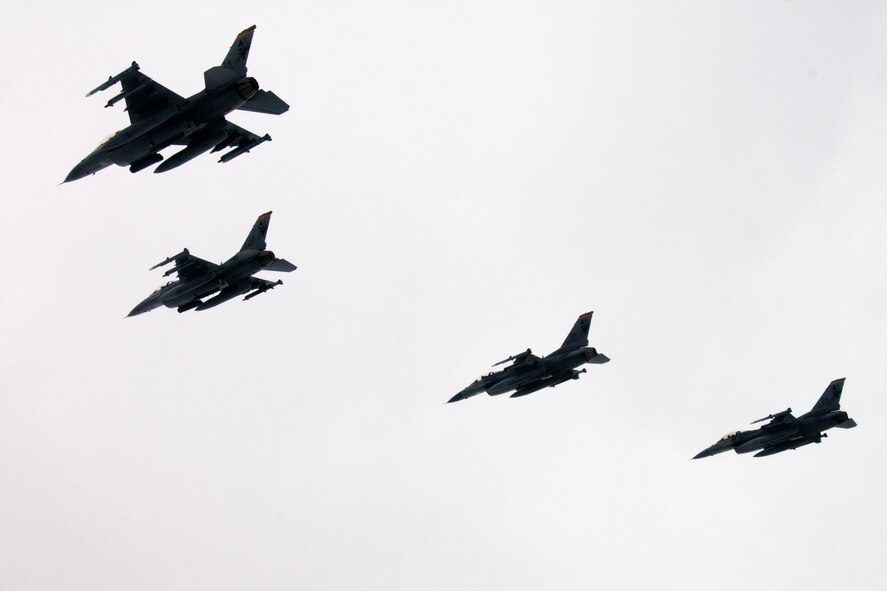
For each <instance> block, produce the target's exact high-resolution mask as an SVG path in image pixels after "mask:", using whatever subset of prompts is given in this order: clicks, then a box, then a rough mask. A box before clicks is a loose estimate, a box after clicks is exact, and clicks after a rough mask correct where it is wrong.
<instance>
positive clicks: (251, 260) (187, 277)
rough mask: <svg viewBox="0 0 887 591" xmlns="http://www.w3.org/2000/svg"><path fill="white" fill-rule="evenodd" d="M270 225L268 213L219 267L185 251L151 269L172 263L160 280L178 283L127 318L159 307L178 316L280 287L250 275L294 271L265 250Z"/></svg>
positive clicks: (159, 291) (157, 292)
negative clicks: (236, 251) (238, 249)
mask: <svg viewBox="0 0 887 591" xmlns="http://www.w3.org/2000/svg"><path fill="white" fill-rule="evenodd" d="M270 221H271V212H270V211H269V212H268V213H263V214H262V215H260V216H259V218H258V219H257V220H256V223H255V224H254V225H253V229H252V230H251V231H250V233H249V236H247V237H246V242H244V243H243V246H242V247H241V248H240V252H238V253H237V254H235V255H234V256H233V257H231V258H230V259H228V260H227V261H225V262H224V263H222V264H221V265H216V264H215V263H211V262H209V261H205V260H203V259H199V258H197V257H195V256H193V255H191V253H189V252H188V249H187V248H186V249H185V250H183V251H182V252H180V253H179V254H177V255H175V256H171V257H169V258H168V259H166V260H164V261H161V262H159V263H157V264H156V265H154V266H153V267H151V269H152V270H153V269H156V268H157V267H162V266H163V265H167V264H169V263H171V262H175V266H174V267H173V268H171V269H169V270H168V271H167V272H166V273H164V274H163V276H164V277H167V276H169V275H172V274H173V273H176V274H177V275H178V279H177V280H176V281H170V282H169V283H167V284H166V285H164V286H162V287H158V288H157V289H156V290H154V293H152V294H151V295H149V296H148V297H147V298H145V300H144V301H143V302H142V303H141V304H139V305H138V306H136V307H135V308H133V309H132V312H130V313H129V316H136V315H137V314H141V313H143V312H149V311H151V310H153V309H154V308H159V307H160V306H166V307H167V308H178V310H179V312H186V311H188V310H206V309H209V308H212V307H214V306H218V305H219V304H221V303H222V302H227V301H228V300H230V299H231V298H235V297H237V296H239V295H243V294H247V293H248V292H250V293H248V295H247V296H246V297H245V298H243V299H244V301H246V300H249V299H251V298H254V297H255V296H257V295H259V294H261V293H265V292H266V291H268V290H269V289H274V288H275V287H276V286H278V285H282V284H283V281H276V282H272V281H266V280H264V279H259V278H258V277H253V274H254V273H258V272H259V271H282V272H284V273H289V272H290V271H295V270H296V266H295V265H294V264H292V263H291V262H289V261H286V260H284V259H278V258H276V257H275V256H274V253H273V252H271V251H270V250H265V235H266V234H267V233H268V222H270ZM216 292H219V294H218V295H217V296H215V297H213V298H210V299H208V300H204V299H203V298H205V297H207V296H210V295H212V294H214V293H216Z"/></svg>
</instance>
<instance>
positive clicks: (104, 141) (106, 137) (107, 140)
mask: <svg viewBox="0 0 887 591" xmlns="http://www.w3.org/2000/svg"><path fill="white" fill-rule="evenodd" d="M117 133H118V132H116V131H115V132H112V133H109V134H108V135H107V136H105V137H104V138H102V141H100V142H99V145H97V146H96V149H98V148H101V147H102V146H104V145H105V144H107V143H108V142H109V141H111V138H112V137H114V136H115V135H117Z"/></svg>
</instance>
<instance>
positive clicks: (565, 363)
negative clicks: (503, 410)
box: [449, 312, 610, 402]
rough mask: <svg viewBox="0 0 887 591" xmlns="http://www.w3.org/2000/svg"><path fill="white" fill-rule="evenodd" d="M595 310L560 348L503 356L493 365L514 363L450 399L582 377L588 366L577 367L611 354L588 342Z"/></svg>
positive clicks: (528, 389)
mask: <svg viewBox="0 0 887 591" xmlns="http://www.w3.org/2000/svg"><path fill="white" fill-rule="evenodd" d="M592 314H593V312H588V313H586V314H583V315H582V316H580V317H579V318H578V319H577V320H576V323H575V324H574V325H573V328H572V330H570V334H568V335H567V339H566V340H565V341H564V344H563V345H561V346H560V348H559V349H557V350H556V351H554V352H552V353H549V354H548V355H546V356H545V357H537V356H536V355H533V352H532V351H531V350H530V349H527V350H526V351H524V352H523V353H518V354H517V355H512V356H511V357H509V358H508V359H503V360H502V361H500V362H498V363H496V364H494V365H493V367H496V366H498V365H502V364H504V363H508V362H510V361H513V362H514V363H512V364H511V365H509V366H508V367H506V368H504V369H502V370H499V371H492V372H490V373H488V374H486V375H484V376H481V377H479V378H478V379H476V380H474V382H472V383H471V385H470V386H468V387H467V388H465V389H464V390H462V391H461V392H459V393H458V394H456V395H455V396H453V397H452V398H451V399H450V400H449V402H456V401H458V400H465V399H466V398H470V397H472V396H475V395H477V394H480V393H481V392H486V393H487V394H489V395H490V396H496V395H498V394H504V393H505V392H510V391H511V390H514V394H512V395H511V398H517V397H518V396H526V395H527V394H532V393H533V392H536V391H537V390H541V389H543V388H554V387H555V386H557V385H558V384H562V383H563V382H566V381H567V380H578V379H579V376H580V375H581V374H583V373H585V369H582V370H577V369H576V368H577V367H579V366H580V365H584V364H586V363H598V364H599V363H606V362H608V361H609V360H610V359H609V357H607V356H606V355H604V354H602V353H598V352H597V350H596V349H595V348H594V347H589V346H588V328H589V327H590V326H591V315H592Z"/></svg>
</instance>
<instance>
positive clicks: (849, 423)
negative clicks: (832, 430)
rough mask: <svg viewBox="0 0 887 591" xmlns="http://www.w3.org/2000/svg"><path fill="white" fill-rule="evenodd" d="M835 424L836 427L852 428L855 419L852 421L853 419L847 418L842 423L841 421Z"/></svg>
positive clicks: (854, 424)
mask: <svg viewBox="0 0 887 591" xmlns="http://www.w3.org/2000/svg"><path fill="white" fill-rule="evenodd" d="M835 426H836V427H838V428H839V429H852V428H853V427H855V426H856V421H854V420H853V419H847V420H846V421H844V422H843V423H841V424H839V425H835Z"/></svg>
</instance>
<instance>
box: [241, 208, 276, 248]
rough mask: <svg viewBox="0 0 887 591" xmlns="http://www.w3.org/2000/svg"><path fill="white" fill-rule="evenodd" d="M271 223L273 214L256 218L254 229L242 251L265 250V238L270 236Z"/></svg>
mask: <svg viewBox="0 0 887 591" xmlns="http://www.w3.org/2000/svg"><path fill="white" fill-rule="evenodd" d="M270 222H271V212H270V211H269V212H267V213H263V214H262V215H260V216H259V217H258V218H256V223H255V224H253V229H252V230H250V231H249V236H247V237H246V241H245V242H244V243H243V246H241V247H240V250H265V236H266V235H267V234H268V224H269V223H270Z"/></svg>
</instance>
